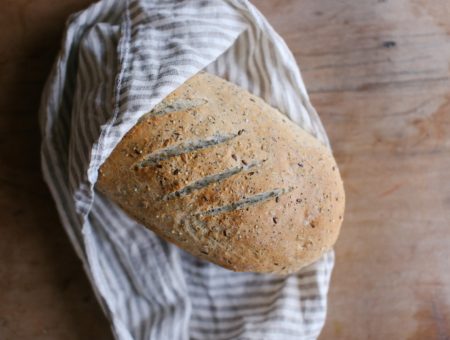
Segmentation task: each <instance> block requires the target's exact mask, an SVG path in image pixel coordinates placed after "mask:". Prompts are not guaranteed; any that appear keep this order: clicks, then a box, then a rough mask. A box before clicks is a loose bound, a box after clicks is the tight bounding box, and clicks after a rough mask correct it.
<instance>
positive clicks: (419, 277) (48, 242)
mask: <svg viewBox="0 0 450 340" xmlns="http://www.w3.org/2000/svg"><path fill="white" fill-rule="evenodd" d="M89 2H90V1H89V0H83V1H76V0H64V1H58V2H54V1H49V0H31V1H30V0H28V1H26V0H19V1H7V0H0V9H1V10H0V89H1V91H0V108H1V110H2V112H1V114H0V221H1V224H0V235H1V236H0V339H29V338H33V339H109V338H111V334H110V331H109V326H108V324H107V323H106V322H105V320H104V317H103V315H102V313H101V311H100V309H99V307H98V306H97V304H96V302H95V300H94V297H93V295H92V293H91V291H90V287H89V284H88V282H87V280H86V278H85V275H84V273H83V270H82V267H81V263H80V262H79V261H78V260H77V258H76V256H75V254H74V252H73V250H72V249H71V247H70V244H69V242H68V241H67V238H66V236H65V234H64V232H63V230H62V228H61V225H60V223H59V221H58V218H57V215H56V211H55V208H54V205H53V202H52V200H51V198H50V195H49V194H48V192H47V189H46V187H45V185H44V184H43V182H42V180H41V175H40V171H39V155H38V153H39V134H38V127H37V117H36V112H37V107H38V102H39V96H40V93H41V90H42V85H43V82H44V80H45V77H46V75H47V73H48V70H49V68H50V65H51V62H52V61H53V59H54V56H55V54H56V51H57V48H58V45H59V39H60V35H61V32H62V29H63V23H64V20H65V18H66V17H67V16H68V14H69V13H71V12H73V11H76V10H78V9H81V8H82V7H84V6H86V5H87V4H88V3H89ZM254 3H255V5H256V6H257V7H258V8H260V10H261V11H262V12H263V13H264V14H265V15H266V16H267V17H268V19H269V20H270V22H271V23H272V24H273V25H274V27H275V28H276V30H277V31H278V32H279V33H280V34H281V36H283V37H284V38H285V40H286V42H287V44H288V45H289V47H290V48H291V49H292V51H293V53H294V55H295V57H296V58H297V61H298V62H299V64H300V67H301V70H302V74H303V76H304V79H305V82H306V84H307V87H308V89H309V92H310V95H311V98H312V101H313V104H314V105H315V107H316V108H317V110H318V111H319V113H320V115H321V117H322V119H323V122H324V124H325V126H326V128H327V131H328V133H329V136H330V139H331V141H332V144H333V147H334V152H335V155H336V158H337V160H338V163H339V165H340V169H341V171H342V174H343V177H344V180H345V184H346V190H347V202H348V205H347V211H346V216H345V222H344V226H343V232H342V235H341V237H340V240H339V241H338V244H337V246H336V256H337V262H336V268H335V271H334V274H333V279H332V286H331V290H330V299H329V314H328V320H327V322H326V325H325V329H324V331H323V332H322V335H321V339H322V340H324V339H410V340H415V339H440V340H441V339H448V338H449V337H450V326H449V325H450V265H449V258H450V247H449V245H450V229H449V226H450V214H449V211H450V171H449V169H450V91H449V90H450V77H449V73H450V70H449V66H450V37H449V34H450V20H448V18H449V17H450V3H449V2H448V1H445V0H434V1H426V0H370V1H369V0H360V1H353V0H341V1H336V0H255V1H254Z"/></svg>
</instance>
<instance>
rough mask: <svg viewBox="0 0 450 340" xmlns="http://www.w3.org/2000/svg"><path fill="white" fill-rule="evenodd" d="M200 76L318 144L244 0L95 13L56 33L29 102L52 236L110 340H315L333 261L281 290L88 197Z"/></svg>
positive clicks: (153, 3)
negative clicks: (56, 48) (144, 120)
mask: <svg viewBox="0 0 450 340" xmlns="http://www.w3.org/2000/svg"><path fill="white" fill-rule="evenodd" d="M203 69H206V70H207V71H209V72H212V73H214V74H216V75H219V76H221V77H224V78H226V79H228V80H230V81H231V82H233V83H236V84H238V85H240V86H242V87H244V88H246V89H248V90H249V91H250V92H252V93H253V94H255V95H258V96H260V97H262V98H264V99H265V100H266V101H267V102H269V103H270V104H271V105H272V106H275V107H277V108H278V109H279V110H280V111H281V112H284V113H285V114H286V115H287V116H289V117H290V118H291V119H292V120H293V121H295V122H296V123H298V124H300V125H301V126H302V127H303V128H304V129H306V130H308V131H310V132H311V133H312V134H314V135H315V136H316V137H318V138H320V139H321V140H322V141H323V142H324V143H325V144H328V140H327V137H326V134H325V132H324V130H323V127H322V124H321V122H320V120H319V118H318V116H317V114H316V112H315V111H314V109H313V107H312V106H311V104H310V101H309V99H308V95H307V93H306V89H305V86H304V83H303V81H302V78H301V75H300V72H299V69H298V67H297V65H296V62H295V59H294V57H293V55H292V54H291V52H290V51H289V49H288V47H287V46H286V44H285V43H284V41H283V40H282V39H281V38H280V36H278V34H277V33H276V32H275V31H274V30H273V28H272V27H271V26H270V25H269V23H268V22H267V20H266V19H265V18H264V17H263V16H262V15H261V13H260V12H258V10H257V9H256V8H255V7H254V6H253V5H252V4H250V3H249V2H248V1H247V0H127V1H124V0H101V1H99V2H97V3H95V4H93V5H92V6H90V7H89V8H87V9H86V10H84V11H82V12H79V13H76V14H74V15H73V16H71V18H70V19H69V21H68V23H67V26H66V32H65V36H64V40H63V45H62V48H61V51H60V54H59V56H58V58H57V60H56V63H55V65H54V67H53V70H52V73H51V74H50V76H49V79H48V82H47V84H46V87H45V89H44V93H43V97H42V105H41V111H40V123H41V130H42V136H43V137H42V138H43V140H42V150H41V154H42V169H43V174H44V177H45V180H46V182H47V184H48V186H49V188H50V190H51V193H52V195H53V197H54V200H55V202H56V206H57V209H58V212H59V215H60V218H61V220H62V224H63V226H64V228H65V230H66V232H67V234H68V235H69V237H70V240H71V242H72V244H73V246H74V248H75V250H76V252H77V254H78V256H79V257H80V258H81V260H82V262H83V264H84V267H85V270H86V273H87V275H88V277H89V279H90V281H91V283H92V287H93V289H94V291H95V293H96V295H97V297H98V300H99V302H100V304H101V306H102V308H103V310H104V312H105V314H106V315H107V317H108V318H109V320H110V321H111V325H112V330H113V332H114V334H115V336H116V338H117V339H123V340H128V339H157V340H165V339H168V340H172V339H212V340H220V339H315V338H317V336H318V334H319V332H320V330H321V328H322V326H323V323H324V320H325V312H326V301H327V300H326V295H327V291H328V285H329V279H330V273H331V269H332V266H333V261H334V258H333V252H329V253H327V254H326V255H324V256H323V257H322V259H321V260H320V261H318V262H316V263H315V264H313V265H311V266H309V267H307V268H305V269H304V270H302V271H301V272H299V273H298V274H295V275H290V276H288V277H279V276H273V275H261V274H252V273H234V272H231V271H228V270H226V269H223V268H221V267H218V266H215V265H213V264H210V263H206V262H204V261H201V260H199V259H196V258H194V257H192V256H190V255H189V254H187V253H185V252H183V251H181V250H180V249H178V248H176V247H175V246H173V245H171V244H168V243H166V242H164V241H162V240H161V239H159V238H158V237H157V236H156V235H155V234H154V233H152V232H151V231H149V230H147V229H145V228H143V227H141V226H140V225H139V224H138V223H136V222H135V221H133V220H131V219H130V218H129V217H128V216H127V215H125V214H124V213H123V212H122V211H121V210H120V209H119V208H117V207H116V206H115V205H114V204H113V203H111V202H110V201H108V200H107V199H105V198H104V197H102V196H101V195H100V194H99V193H97V192H96V191H95V182H96V180H97V171H98V168H99V167H100V165H101V164H102V163H103V162H104V161H105V159H106V158H107V157H108V155H109V154H110V153H111V151H112V150H113V148H114V147H115V146H116V145H117V144H118V142H119V141H120V140H121V138H122V137H123V136H124V134H125V133H126V132H127V131H128V130H129V129H130V128H131V127H132V126H133V125H134V124H135V123H136V122H137V121H138V119H139V118H140V117H141V116H142V115H143V114H145V113H146V112H148V111H150V110H151V109H152V108H153V106H154V105H155V104H157V103H158V102H159V101H161V100H162V99H163V98H164V97H165V96H166V95H167V94H169V93H170V92H171V91H173V90H174V89H175V88H177V87H178V86H179V85H180V84H182V83H183V82H184V81H185V80H186V79H188V78H189V77H191V76H192V75H194V74H195V73H197V72H199V71H200V70H203Z"/></svg>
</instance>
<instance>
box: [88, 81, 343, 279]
mask: <svg viewBox="0 0 450 340" xmlns="http://www.w3.org/2000/svg"><path fill="white" fill-rule="evenodd" d="M97 188H98V189H99V190H100V191H101V192H103V193H104V194H105V195H106V196H108V197H109V198H110V199H112V200H113V201H115V202H116V203H117V204H119V205H120V206H121V207H122V208H123V209H124V210H125V211H126V212H127V213H128V214H130V215H131V216H133V217H134V218H135V219H136V220H138V221H139V222H141V223H142V224H143V225H145V226H146V227H148V228H150V229H151V230H153V231H154V232H156V233H157V234H158V235H160V236H161V237H163V238H164V239H166V240H168V241H170V242H172V243H175V244H177V245H178V246H180V247H181V248H183V249H185V250H186V251H188V252H190V253H191V254H193V255H195V256H198V257H201V258H203V259H206V260H209V261H211V262H214V263H216V264H218V265H221V266H223V267H226V268H229V269H232V270H235V271H251V272H277V273H289V272H293V271H297V270H298V269H300V268H302V267H304V266H305V265H308V264H310V263H312V262H313V261H315V260H317V259H318V258H319V257H320V256H321V255H322V254H323V253H324V252H325V251H326V250H328V249H330V248H331V247H332V246H333V244H334V243H335V241H336V239H337V236H338V233H339V229H340V226H341V223H342V219H343V213H344V205H345V202H344V201H345V195H344V189H343V184H342V181H341V178H340V175H339V171H338V168H337V166H336V163H335V161H334V158H333V156H332V154H331V153H330V151H329V150H328V149H327V148H326V147H324V146H323V145H322V144H321V143H320V142H319V141H318V140H316V139H315V138H314V137H312V136H311V135H309V134H308V133H306V132H305V131H304V130H303V129H301V128H300V127H298V126H297V125H296V124H295V123H293V122H291V121H290V120H289V119H288V118H286V117H285V116H283V115H282V114H280V113H279V112H278V111H277V110H275V109H273V108H272V107H270V106H269V105H267V104H266V103H265V102H264V101H263V100H261V99H260V98H257V97H255V96H253V95H251V94H249V93H248V92H247V91H245V90H243V89H241V88H239V87H237V86H235V85H233V84H231V83H229V82H226V81H225V80H223V79H220V78H218V77H216V76H213V75H210V74H207V73H199V74H197V75H195V76H194V77H192V78H191V79H189V80H188V81H187V82H186V83H184V84H183V85H182V86H180V87H179V88H178V89H177V90H175V91H174V92H173V93H171V94H170V95H169V96H167V97H166V98H165V99H164V100H163V101H162V102H161V103H160V104H159V105H157V107H156V108H155V109H154V110H152V112H150V113H149V114H147V115H145V116H144V117H143V118H142V119H141V120H140V121H139V123H138V124H137V125H136V126H134V127H133V128H132V129H131V130H130V131H129V132H128V133H127V134H126V136H125V137H124V138H123V139H122V141H121V142H120V143H119V145H118V146H117V147H116V148H115V150H114V151H113V152H112V154H111V155H110V157H109V158H108V159H107V161H106V162H105V163H104V164H103V166H102V167H101V169H100V171H99V179H98V182H97Z"/></svg>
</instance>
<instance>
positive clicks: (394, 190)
mask: <svg viewBox="0 0 450 340" xmlns="http://www.w3.org/2000/svg"><path fill="white" fill-rule="evenodd" d="M402 185H403V184H402V183H397V184H396V185H394V186H393V187H391V188H389V189H388V190H386V191H383V192H382V193H381V194H380V195H379V197H386V196H389V195H390V194H392V193H394V192H396V191H397V190H398V189H400V188H401V187H402Z"/></svg>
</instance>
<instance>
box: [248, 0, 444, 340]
mask: <svg viewBox="0 0 450 340" xmlns="http://www.w3.org/2000/svg"><path fill="white" fill-rule="evenodd" d="M255 4H256V5H257V6H259V8H260V9H261V10H262V12H263V13H265V14H266V15H267V17H268V18H269V20H270V21H271V22H272V24H273V25H274V26H275V28H276V29H277V30H278V32H279V33H280V34H281V35H282V36H283V37H284V38H285V39H286V41H287V44H288V45H289V46H290V48H291V49H292V50H293V52H294V54H295V57H296V58H297V61H298V63H299V64H300V67H301V69H302V73H303V76H304V79H305V82H306V85H307V88H308V89H309V92H310V95H311V98H312V101H313V104H314V105H315V107H316V109H317V110H318V111H319V114H320V115H321V117H322V119H323V122H324V124H325V127H326V129H327V131H328V133H329V136H330V139H331V142H332V144H333V148H334V152H335V156H336V158H337V160H338V163H339V165H340V169H341V171H342V174H343V177H344V182H345V185H346V191H347V202H348V204H347V211H346V216H345V222H344V225H343V232H342V234H341V237H340V239H339V241H338V244H337V246H336V256H337V262H336V267H335V271H334V274H333V278H332V283H331V284H332V286H331V290H330V298H329V313H328V319H327V322H326V326H325V329H324V331H323V332H322V335H321V339H411V340H412V339H449V337H450V263H449V258H450V229H449V227H450V213H449V211H450V171H449V169H450V91H449V90H450V78H449V62H450V37H449V33H450V20H448V18H449V17H450V3H449V2H446V1H442V0H440V1H425V0H424V1H410V0H395V1H393V0H382V1H351V0H342V1H334V0H318V1H309V0H308V1H305V0H303V1H288V0H285V1H264V0H261V1H255Z"/></svg>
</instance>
